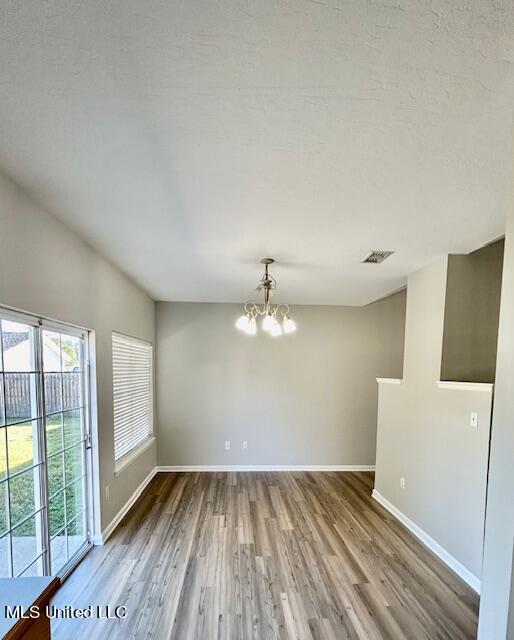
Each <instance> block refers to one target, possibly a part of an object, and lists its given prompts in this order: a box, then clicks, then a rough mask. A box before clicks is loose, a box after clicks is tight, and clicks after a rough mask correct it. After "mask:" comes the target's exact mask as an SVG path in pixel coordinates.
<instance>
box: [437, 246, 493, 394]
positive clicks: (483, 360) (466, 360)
mask: <svg viewBox="0 0 514 640" xmlns="http://www.w3.org/2000/svg"><path fill="white" fill-rule="evenodd" d="M503 249H504V241H503V239H502V240H498V241H496V242H493V243H492V244H490V245H487V246H486V247H482V248H481V249H478V250H477V251H474V252H473V253H470V254H469V255H451V256H449V257H448V276H447V283H446V307H445V315H444V337H443V353H442V359H441V380H457V381H463V382H494V376H495V370H496V352H497V347H498V322H499V316H500V295H501V283H502V270H503Z"/></svg>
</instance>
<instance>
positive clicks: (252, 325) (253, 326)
mask: <svg viewBox="0 0 514 640" xmlns="http://www.w3.org/2000/svg"><path fill="white" fill-rule="evenodd" d="M246 333H247V334H248V335H249V336H254V335H255V334H256V333H257V322H256V321H255V318H254V317H253V316H252V317H251V318H250V320H249V321H248V327H247V328H246Z"/></svg>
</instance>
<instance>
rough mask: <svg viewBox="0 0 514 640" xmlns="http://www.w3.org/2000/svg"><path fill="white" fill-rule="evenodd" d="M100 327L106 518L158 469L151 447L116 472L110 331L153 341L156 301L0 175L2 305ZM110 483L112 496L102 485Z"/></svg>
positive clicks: (101, 448)
mask: <svg viewBox="0 0 514 640" xmlns="http://www.w3.org/2000/svg"><path fill="white" fill-rule="evenodd" d="M2 304H3V305H8V306H11V307H15V308H17V309H20V310H24V311H29V312H32V313H35V314H39V315H42V316H45V317H49V318H52V319H56V320H61V321H63V322H69V323H71V324H78V325H81V326H84V327H87V328H88V329H92V330H94V332H95V336H94V338H95V342H96V374H97V383H98V384H97V400H98V431H99V432H98V437H99V443H98V444H99V446H98V452H99V456H100V457H99V469H100V489H101V492H100V493H101V521H102V527H105V526H106V525H107V524H108V523H109V522H110V521H111V519H112V518H113V517H114V516H115V515H116V513H117V512H118V511H119V509H120V508H121V507H122V506H123V505H124V504H125V503H126V501H127V500H128V499H129V497H130V496H131V494H132V493H133V492H134V490H135V489H136V488H137V486H138V485H139V484H140V483H141V482H142V480H143V479H144V478H145V477H146V475H147V474H148V473H149V472H150V471H151V469H153V467H154V466H155V461H156V452H155V446H153V447H150V449H148V450H147V451H145V452H144V453H143V454H142V455H141V456H140V457H138V458H137V459H136V460H135V461H134V462H133V463H131V464H130V465H129V466H128V467H126V469H125V470H123V471H122V472H121V473H120V475H118V476H117V477H114V475H113V470H114V438H113V403H112V363H111V332H112V331H119V332H121V333H126V334H129V335H133V336H137V337H139V338H143V339H145V340H150V341H152V342H153V339H154V303H153V301H152V300H150V298H148V296H147V295H146V294H145V293H143V292H142V291H141V290H140V289H139V288H138V287H136V286H135V285H134V284H133V283H132V282H130V281H129V280H128V279H127V278H126V277H125V276H124V275H122V274H121V273H120V272H119V271H118V270H116V269H115V268H114V267H112V266H111V265H110V264H109V263H108V262H106V261H105V260H104V259H103V258H101V257H100V256H99V255H98V254H97V253H95V252H94V251H93V250H92V249H91V248H90V247H89V246H88V245H87V244H85V243H84V242H83V241H82V240H80V239H79V238H78V237H77V236H76V235H75V234H74V233H72V232H71V231H70V230H69V229H67V228H66V227H65V226H64V225H62V224H61V223H60V222H58V221H57V219H56V218H54V217H53V216H51V215H49V214H48V213H46V212H45V211H44V210H43V209H42V208H41V207H39V206H38V205H37V204H35V203H34V202H33V201H32V200H31V199H30V198H28V197H27V196H26V195H25V194H24V193H23V192H22V191H21V190H20V189H19V188H17V187H16V186H15V185H14V184H13V183H12V182H10V181H9V180H7V179H6V178H4V177H2V176H0V305H2ZM106 485H109V486H110V499H109V501H107V500H106V499H105V491H104V488H105V486H106Z"/></svg>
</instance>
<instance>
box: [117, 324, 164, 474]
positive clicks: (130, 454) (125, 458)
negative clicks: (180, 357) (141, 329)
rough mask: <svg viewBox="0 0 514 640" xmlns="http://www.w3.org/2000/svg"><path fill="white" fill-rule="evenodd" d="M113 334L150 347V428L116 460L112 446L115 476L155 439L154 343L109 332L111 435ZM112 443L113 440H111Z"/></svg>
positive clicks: (118, 332)
mask: <svg viewBox="0 0 514 640" xmlns="http://www.w3.org/2000/svg"><path fill="white" fill-rule="evenodd" d="M114 336H118V337H120V338H123V339H125V340H127V339H128V340H130V341H132V342H139V343H140V344H143V345H145V346H147V347H148V346H149V347H150V411H149V413H150V430H149V434H148V436H147V437H146V438H145V439H144V440H142V441H141V442H138V443H137V444H136V445H135V446H134V447H133V448H132V449H130V450H129V451H127V452H126V453H124V454H123V455H122V456H121V458H118V459H117V460H116V458H115V450H114V446H113V459H114V476H117V475H118V474H119V473H121V472H122V471H123V470H124V469H125V468H126V467H127V466H129V465H130V464H131V463H132V462H134V460H135V459H136V458H138V457H139V456H140V455H141V454H143V453H144V452H145V451H146V450H147V449H148V448H149V447H151V446H152V445H153V443H154V442H155V440H156V437H155V421H154V393H155V390H154V344H153V342H151V341H150V340H144V339H142V338H136V337H135V336H131V335H129V334H126V333H121V332H120V331H112V332H111V367H112V375H113V389H112V392H113V437H114V431H115V425H114V362H113V350H112V344H113V338H114ZM113 445H114V441H113Z"/></svg>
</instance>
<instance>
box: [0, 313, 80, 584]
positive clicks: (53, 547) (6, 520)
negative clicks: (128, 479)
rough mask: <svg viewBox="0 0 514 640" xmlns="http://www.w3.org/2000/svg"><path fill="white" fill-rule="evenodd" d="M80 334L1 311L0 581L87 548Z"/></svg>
mask: <svg viewBox="0 0 514 640" xmlns="http://www.w3.org/2000/svg"><path fill="white" fill-rule="evenodd" d="M86 361H87V334H86V333H85V332H83V331H80V330H75V329H72V328H70V327H66V328H65V327H60V326H58V325H52V326H49V325H47V324H46V323H45V322H44V321H42V320H39V319H37V318H33V319H32V318H30V317H26V316H23V317H21V316H18V315H13V314H10V313H9V312H2V310H0V576H3V577H10V576H14V577H15V576H20V575H24V576H33V575H44V574H52V575H57V574H62V573H64V572H65V571H66V570H67V569H68V568H69V567H70V565H71V564H72V563H73V562H74V561H75V559H76V558H77V557H78V556H80V554H81V552H83V551H85V550H86V548H87V547H88V545H89V544H90V543H89V536H88V529H89V527H88V523H89V516H90V508H89V478H88V469H89V460H88V455H89V449H88V446H89V445H88V442H89V441H88V416H89V413H88V387H87V375H86V373H87V367H86Z"/></svg>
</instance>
